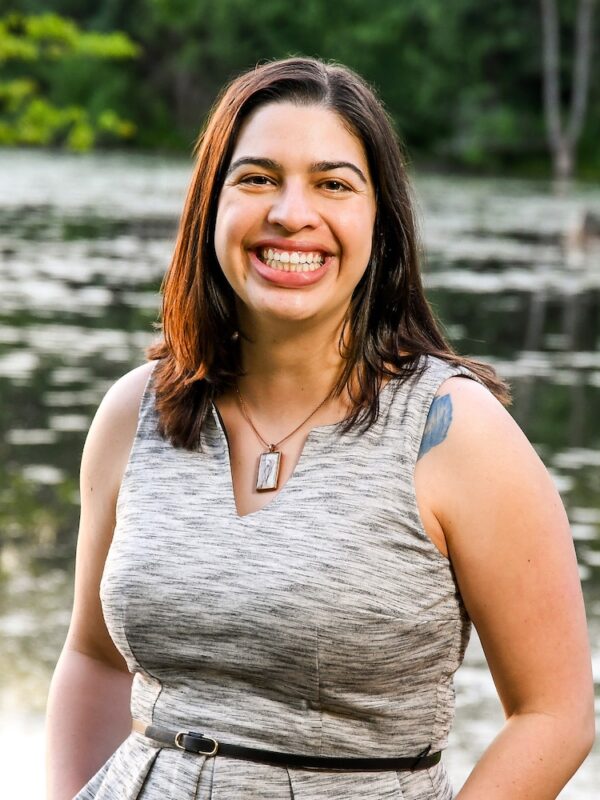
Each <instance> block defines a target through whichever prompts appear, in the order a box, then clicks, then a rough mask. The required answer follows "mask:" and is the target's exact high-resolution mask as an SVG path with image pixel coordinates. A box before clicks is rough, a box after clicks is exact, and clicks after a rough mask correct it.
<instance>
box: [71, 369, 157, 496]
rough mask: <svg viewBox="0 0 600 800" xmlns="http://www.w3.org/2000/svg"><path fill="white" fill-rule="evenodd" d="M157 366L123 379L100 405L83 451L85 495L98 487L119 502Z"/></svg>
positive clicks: (109, 391) (137, 370)
mask: <svg viewBox="0 0 600 800" xmlns="http://www.w3.org/2000/svg"><path fill="white" fill-rule="evenodd" d="M154 364H155V362H148V363H146V364H142V365H141V366H139V367H136V368H135V369H133V370H131V371H130V372H128V373H127V374H125V375H123V377H121V378H119V380H118V381H116V383H114V384H113V385H112V386H111V387H110V389H109V390H108V392H107V393H106V395H105V396H104V398H103V400H102V402H101V403H100V406H99V407H98V410H97V412H96V415H95V416H94V419H93V421H92V424H91V426H90V430H89V433H88V436H87V439H86V443H85V447H84V450H83V458H82V465H81V479H82V493H83V492H84V491H85V488H86V487H87V488H90V487H93V486H94V485H98V486H102V487H103V488H104V489H105V490H106V491H109V492H110V494H111V495H112V496H113V497H114V498H116V494H117V492H118V488H119V485H120V482H121V478H122V475H123V472H124V469H125V465H126V463H127V459H128V457H129V452H130V450H131V446H132V444H133V439H134V437H135V431H136V428H137V421H138V415H139V409H140V403H141V400H142V396H143V394H144V390H145V388H146V384H147V383H148V380H149V378H150V375H151V374H152V371H153V369H154Z"/></svg>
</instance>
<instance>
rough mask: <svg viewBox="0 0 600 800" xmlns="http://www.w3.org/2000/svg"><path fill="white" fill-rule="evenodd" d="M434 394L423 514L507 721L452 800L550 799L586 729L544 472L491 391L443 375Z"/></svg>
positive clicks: (577, 607)
mask: <svg viewBox="0 0 600 800" xmlns="http://www.w3.org/2000/svg"><path fill="white" fill-rule="evenodd" d="M439 394H447V395H449V397H450V401H451V404H452V422H451V424H450V427H449V429H448V432H447V437H446V439H445V441H444V442H443V443H442V446H440V447H436V448H435V452H434V451H432V452H431V457H430V463H429V465H428V468H427V469H428V476H429V479H431V480H433V481H434V482H435V486H436V493H435V495H436V507H435V508H433V509H432V510H433V512H434V514H435V517H436V518H437V520H438V522H439V523H440V525H441V528H442V530H443V532H444V536H445V539H446V542H447V545H448V551H449V555H450V559H451V561H452V565H453V568H454V570H455V573H456V577H457V581H458V585H459V588H460V592H461V595H462V597H463V600H464V603H465V606H466V608H467V611H468V613H469V615H470V617H471V619H472V621H473V623H474V625H475V627H476V629H477V632H478V634H479V637H480V639H481V643H482V646H483V649H484V652H485V655H486V658H487V661H488V664H489V667H490V670H491V673H492V677H493V679H494V683H495V684H496V688H497V691H498V694H499V697H500V700H501V703H502V706H503V708H504V712H505V716H506V723H505V725H504V727H503V728H502V730H501V731H500V733H499V734H498V736H497V737H496V738H495V739H494V741H493V742H492V743H491V744H490V746H489V747H488V748H487V749H486V751H485V752H484V754H483V755H482V757H481V759H480V760H479V761H478V763H477V764H476V766H475V768H474V769H473V771H472V773H471V775H470V776H469V778H468V780H467V781H466V783H465V785H464V786H463V788H462V789H461V791H460V792H459V793H458V795H457V798H456V800H481V798H485V799H486V800H521V798H522V799H523V800H554V799H555V798H556V797H557V795H558V794H559V792H560V790H561V789H562V787H563V786H564V785H565V784H566V783H567V781H568V780H569V778H570V777H571V776H572V775H573V773H574V772H575V771H576V770H577V768H578V767H579V765H580V764H581V762H582V761H583V760H584V758H585V757H586V755H587V754H588V753H589V751H590V749H591V746H592V743H593V740H594V728H595V725H594V689H593V679H592V674H591V659H590V650H589V642H588V635H587V626H586V619H585V610H584V605H583V598H582V593H581V586H580V582H579V574H578V570H577V562H576V558H575V551H574V548H573V542H572V537H571V532H570V529H569V524H568V521H567V517H566V514H565V510H564V508H563V505H562V502H561V500H560V497H559V495H558V492H557V491H556V488H555V487H554V484H553V482H552V480H551V478H550V476H549V475H548V472H547V471H546V469H545V468H544V466H543V464H542V463H541V461H540V459H539V458H538V456H537V455H536V453H535V451H534V450H533V448H532V447H531V445H530V444H529V442H528V441H527V439H526V438H525V436H524V435H523V433H522V432H521V430H520V428H519V427H518V426H517V425H516V423H515V422H514V421H513V420H512V418H511V416H510V415H509V414H508V413H507V412H506V411H505V410H504V409H503V408H502V406H501V405H500V404H499V403H498V402H497V401H496V400H495V399H494V398H493V397H492V396H491V395H490V393H489V392H488V391H487V390H486V389H484V388H483V387H481V386H480V385H478V384H476V383H475V382H473V381H470V380H465V379H464V378H452V379H450V380H448V381H446V382H445V383H444V385H443V387H442V390H441V392H440V393H439Z"/></svg>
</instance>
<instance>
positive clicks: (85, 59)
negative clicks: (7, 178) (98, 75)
mask: <svg viewBox="0 0 600 800" xmlns="http://www.w3.org/2000/svg"><path fill="white" fill-rule="evenodd" d="M138 53H139V48H138V46H137V45H136V44H134V42H133V41H132V40H131V39H130V38H129V37H128V36H127V35H126V34H124V33H120V32H113V33H97V32H86V31H82V30H81V29H80V28H79V26H78V25H76V24H75V23H74V22H73V21H72V20H69V19H65V18H64V17H61V16H59V15H57V14H53V13H46V14H39V15H36V14H32V15H26V14H20V13H17V12H13V13H10V14H7V15H5V16H4V17H2V18H0V66H1V67H2V72H3V75H2V80H1V81H0V144H2V145H17V144H26V145H56V144H65V145H66V146H67V147H68V148H70V149H72V150H79V151H84V150H89V149H90V148H91V147H93V146H94V144H95V143H96V141H97V140H100V141H102V140H108V139H110V138H114V137H116V138H120V139H127V138H131V137H132V136H133V134H134V133H135V125H134V124H133V123H132V122H130V121H128V120H125V119H123V118H122V117H121V116H120V115H119V114H117V113H116V111H115V110H114V109H112V108H110V107H109V106H108V105H106V106H103V107H99V108H96V109H94V110H93V111H91V110H90V109H89V108H87V107H86V106H85V104H83V103H79V102H77V100H76V98H75V97H74V92H73V91H72V89H73V83H77V81H80V80H81V75H82V74H86V73H89V72H90V70H92V69H94V68H95V67H96V65H97V63H98V62H102V61H106V60H110V61H113V60H123V59H132V58H135V57H136V56H137V55H138ZM69 85H70V87H71V91H70V92H68V93H67V96H66V97H65V98H64V102H62V103H55V102H53V101H52V98H51V94H52V89H53V87H63V92H64V87H65V86H69Z"/></svg>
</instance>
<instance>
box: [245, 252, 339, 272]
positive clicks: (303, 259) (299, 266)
mask: <svg viewBox="0 0 600 800" xmlns="http://www.w3.org/2000/svg"><path fill="white" fill-rule="evenodd" d="M258 255H259V256H260V258H261V261H264V263H265V264H267V266H269V267H271V268H272V269H280V270H283V271H284V272H314V271H315V270H316V269H318V268H319V267H321V266H322V265H323V262H324V261H325V256H324V255H323V253H319V252H317V251H315V252H313V253H307V252H305V251H304V250H292V251H290V250H274V249H273V248H272V247H268V248H266V247H263V248H262V249H261V250H260V251H259V252H258Z"/></svg>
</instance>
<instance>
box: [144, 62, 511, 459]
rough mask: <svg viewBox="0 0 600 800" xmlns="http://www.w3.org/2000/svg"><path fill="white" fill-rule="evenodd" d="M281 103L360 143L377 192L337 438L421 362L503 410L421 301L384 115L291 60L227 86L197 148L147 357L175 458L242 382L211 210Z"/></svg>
mask: <svg viewBox="0 0 600 800" xmlns="http://www.w3.org/2000/svg"><path fill="white" fill-rule="evenodd" d="M281 102H291V103H295V104H297V105H318V106H322V107H323V108H326V109H329V110H331V111H333V112H334V113H336V114H337V115H338V116H339V117H340V119H341V120H342V122H343V123H344V124H345V125H346V127H347V128H348V129H349V130H350V131H351V132H352V133H353V134H354V135H355V136H356V137H357V138H358V139H359V140H360V142H361V143H362V145H363V147H364V150H365V154H366V157H367V161H368V165H369V170H370V174H371V177H372V180H373V183H374V186H375V189H376V199H377V211H376V218H375V224H374V229H373V241H372V248H371V257H370V261H369V264H368V266H367V269H366V271H365V274H364V275H363V277H362V278H361V280H360V282H359V283H358V285H357V286H356V288H355V290H354V293H353V296H352V299H351V302H350V306H349V308H348V312H347V314H346V318H345V320H344V325H343V329H342V333H341V335H340V341H339V346H340V354H341V355H342V357H343V370H342V372H341V375H340V378H339V381H338V383H337V384H336V386H335V387H334V390H333V392H332V394H334V395H339V394H340V393H341V392H342V390H343V389H344V387H348V391H349V393H350V398H351V402H352V412H351V414H350V415H349V416H348V418H347V419H346V420H345V421H344V422H343V424H342V430H343V431H344V432H345V431H347V430H350V429H351V428H352V427H354V426H355V425H364V426H365V427H368V426H369V425H371V424H372V423H373V422H374V421H375V420H376V419H377V416H378V413H379V390H380V388H381V383H382V379H383V378H384V377H395V378H397V379H399V380H404V379H407V378H408V377H410V376H411V375H413V374H414V373H415V372H416V371H417V370H418V369H419V361H420V356H422V355H425V354H429V355H435V356H438V357H439V358H442V359H444V360H445V361H447V362H449V363H451V364H453V365H457V366H459V365H460V366H465V367H467V368H468V369H470V370H471V371H472V372H473V373H475V375H476V376H477V377H478V378H479V379H480V380H481V381H482V382H483V383H484V384H485V385H486V386H487V387H488V388H489V389H490V390H491V391H492V392H493V393H494V394H495V395H496V397H497V398H498V399H499V400H500V401H501V402H503V403H505V404H506V403H508V402H509V392H508V388H507V386H506V384H505V383H504V382H503V381H502V380H501V379H500V378H499V377H498V376H497V375H496V373H495V371H494V370H493V369H492V367H491V366H489V365H487V364H484V363H482V362H479V361H475V360H473V359H469V358H465V357H461V356H459V355H457V354H456V353H455V351H454V350H453V349H452V348H451V346H450V345H449V343H448V342H447V341H446V339H445V337H444V335H443V334H442V332H441V330H440V327H439V325H438V323H437V321H436V320H435V318H434V316H433V314H432V312H431V309H430V307H429V304H428V302H427V300H426V298H425V295H424V291H423V286H422V281H421V275H420V269H419V253H418V241H417V234H416V230H415V220H414V214H413V208H412V203H411V198H410V186H409V181H408V177H407V174H406V167H405V159H404V157H403V152H402V148H401V145H400V143H399V140H398V137H397V135H396V133H395V131H394V127H393V125H392V123H391V121H390V118H389V117H388V115H387V113H386V111H385V109H384V107H383V105H382V103H381V102H380V100H379V99H378V98H377V96H376V95H375V93H374V91H373V90H372V89H371V88H370V87H369V86H368V85H367V83H366V82H365V81H364V80H363V79H362V78H361V77H360V76H359V75H357V74H356V73H354V72H353V71H352V70H350V69H348V68H347V67H343V66H340V65H338V64H328V63H324V62H322V61H320V60H318V59H313V58H288V59H284V60H280V61H273V62H269V63H266V64H262V65H260V66H257V67H256V68H255V69H253V70H250V71H249V72H246V73H244V74H242V75H240V76H239V77H238V78H236V79H235V80H233V81H232V82H231V83H230V84H229V85H228V86H227V87H226V88H225V89H224V91H223V92H222V93H221V95H220V96H219V98H218V99H217V102H216V103H215V105H214V107H213V109H212V111H211V113H210V115H209V117H208V120H207V122H206V125H205V127H204V129H203V131H202V132H201V134H200V136H199V138H198V141H197V144H196V148H195V155H196V165H195V169H194V173H193V176H192V179H191V183H190V187H189V190H188V194H187V198H186V201H185V206H184V209H183V214H182V217H181V221H180V225H179V232H178V236H177V242H176V246H175V250H174V254H173V258H172V261H171V264H170V267H169V269H168V272H167V274H166V276H165V279H164V282H163V287H162V291H163V304H162V317H161V327H162V339H161V340H160V341H158V342H157V343H155V344H154V345H152V346H151V347H150V349H149V350H148V357H149V358H151V359H158V360H159V363H158V364H157V366H156V369H155V372H154V383H155V389H156V406H157V411H158V414H159V420H160V423H159V424H160V429H161V432H162V434H163V435H164V436H165V437H166V438H168V439H170V441H171V442H172V443H173V444H174V445H176V446H179V447H185V448H188V449H194V448H196V447H197V446H198V445H199V442H200V433H201V430H202V426H203V424H204V422H205V420H206V418H207V416H208V415H209V414H210V411H211V404H212V401H213V400H214V399H215V398H216V397H218V396H219V394H220V393H222V392H223V391H225V390H226V389H228V388H230V387H232V386H234V385H235V382H236V380H237V378H238V376H240V375H241V374H242V363H241V355H240V342H239V339H238V337H237V336H236V335H235V334H236V332H237V329H238V323H237V313H236V307H235V296H234V292H233V290H232V288H231V287H230V285H229V284H228V282H227V280H226V279H225V277H224V275H223V272H222V270H221V268H220V266H219V263H218V261H217V257H216V254H215V250H214V244H213V237H214V230H215V221H216V214H217V205H218V200H219V195H220V192H221V188H222V186H223V183H224V180H225V175H226V172H227V169H228V167H229V163H230V160H231V156H232V153H233V149H234V147H235V144H236V141H237V138H238V136H239V133H240V129H241V127H242V125H243V124H244V121H245V120H246V119H247V118H248V116H249V115H250V114H251V113H252V112H253V111H254V110H255V109H257V108H258V107H259V106H263V105H266V104H267V103H281ZM403 353H408V354H410V355H402V354H403Z"/></svg>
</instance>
